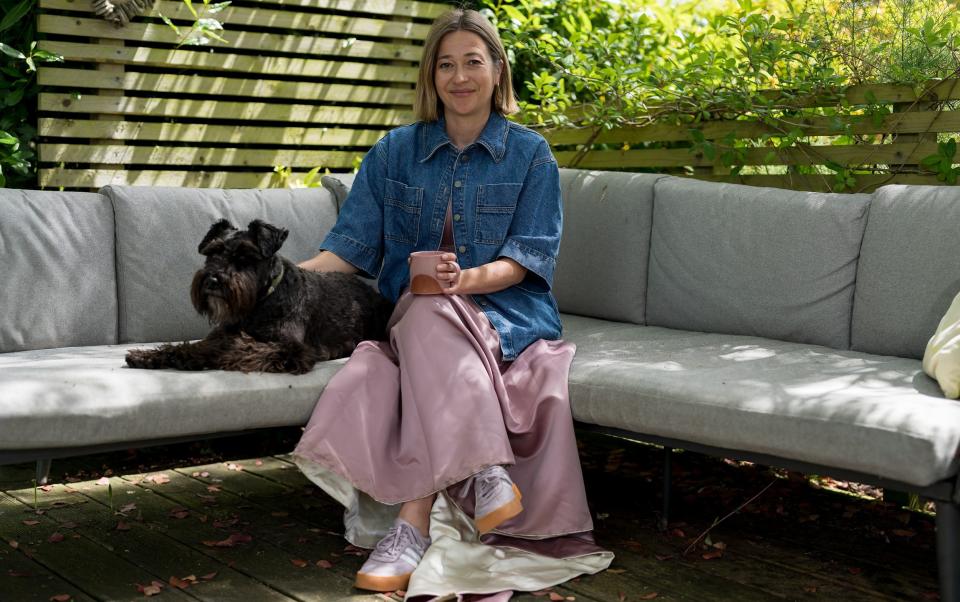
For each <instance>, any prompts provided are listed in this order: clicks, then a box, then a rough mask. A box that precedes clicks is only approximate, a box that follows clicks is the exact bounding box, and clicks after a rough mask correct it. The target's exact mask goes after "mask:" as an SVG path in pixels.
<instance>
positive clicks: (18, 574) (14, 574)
mask: <svg viewBox="0 0 960 602" xmlns="http://www.w3.org/2000/svg"><path fill="white" fill-rule="evenodd" d="M7 576H8V577H33V573H28V572H26V571H15V570H13V569H9V570H8V571H7Z"/></svg>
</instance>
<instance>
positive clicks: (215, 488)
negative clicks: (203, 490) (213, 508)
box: [207, 485, 222, 493]
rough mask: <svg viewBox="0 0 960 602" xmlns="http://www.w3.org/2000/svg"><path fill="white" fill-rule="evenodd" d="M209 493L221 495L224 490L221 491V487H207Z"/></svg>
mask: <svg viewBox="0 0 960 602" xmlns="http://www.w3.org/2000/svg"><path fill="white" fill-rule="evenodd" d="M207 491H209V492H210V493H220V492H221V491H222V489H220V486H219V485H207Z"/></svg>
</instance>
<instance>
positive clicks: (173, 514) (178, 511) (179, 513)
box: [167, 507, 190, 519]
mask: <svg viewBox="0 0 960 602" xmlns="http://www.w3.org/2000/svg"><path fill="white" fill-rule="evenodd" d="M167 516H169V517H170V518H178V519H184V518H187V517H188V516H190V511H189V510H187V509H186V508H181V507H177V508H171V509H170V512H168V513H167Z"/></svg>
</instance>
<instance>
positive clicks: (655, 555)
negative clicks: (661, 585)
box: [653, 554, 674, 561]
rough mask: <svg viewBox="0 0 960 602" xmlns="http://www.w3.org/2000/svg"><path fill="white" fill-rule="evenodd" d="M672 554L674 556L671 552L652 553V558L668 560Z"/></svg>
mask: <svg viewBox="0 0 960 602" xmlns="http://www.w3.org/2000/svg"><path fill="white" fill-rule="evenodd" d="M673 556H674V555H673V554H654V555H653V557H654V558H656V559H657V560H660V561H663V560H670V559H671V558H673Z"/></svg>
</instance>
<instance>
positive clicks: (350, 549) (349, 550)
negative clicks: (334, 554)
mask: <svg viewBox="0 0 960 602" xmlns="http://www.w3.org/2000/svg"><path fill="white" fill-rule="evenodd" d="M343 553H344V554H350V555H351V556H366V555H367V551H366V550H364V549H363V548H358V547H357V546H355V545H353V544H350V545H348V546H347V547H345V548H344V549H343Z"/></svg>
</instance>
